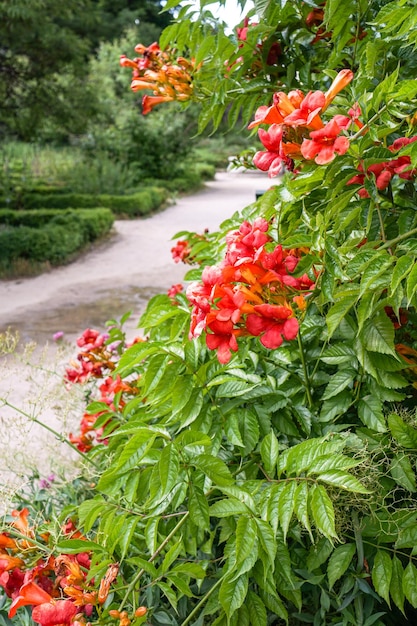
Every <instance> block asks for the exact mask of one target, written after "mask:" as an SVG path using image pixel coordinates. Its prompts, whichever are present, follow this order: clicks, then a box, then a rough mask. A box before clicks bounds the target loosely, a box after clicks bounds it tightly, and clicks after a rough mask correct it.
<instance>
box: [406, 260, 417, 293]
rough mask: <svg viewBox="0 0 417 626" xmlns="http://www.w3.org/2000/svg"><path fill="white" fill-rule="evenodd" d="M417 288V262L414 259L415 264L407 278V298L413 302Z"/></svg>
mask: <svg viewBox="0 0 417 626" xmlns="http://www.w3.org/2000/svg"><path fill="white" fill-rule="evenodd" d="M416 290H417V263H416V261H415V259H414V266H413V268H412V269H411V271H410V273H409V275H408V278H407V300H408V302H409V303H411V300H412V298H413V296H414V294H415V293H416Z"/></svg>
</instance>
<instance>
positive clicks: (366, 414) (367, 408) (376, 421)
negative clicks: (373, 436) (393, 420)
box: [358, 395, 387, 433]
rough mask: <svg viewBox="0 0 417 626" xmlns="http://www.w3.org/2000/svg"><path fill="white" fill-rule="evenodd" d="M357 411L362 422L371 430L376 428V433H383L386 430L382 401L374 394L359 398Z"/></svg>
mask: <svg viewBox="0 0 417 626" xmlns="http://www.w3.org/2000/svg"><path fill="white" fill-rule="evenodd" d="M358 413H359V417H360V419H361V421H362V422H363V424H365V426H367V427H368V428H370V429H371V430H376V431H377V432H378V433H384V432H385V431H386V430H387V428H386V423H385V417H384V414H383V412H382V402H381V401H380V400H378V398H376V397H375V396H374V395H368V396H364V397H363V398H361V399H360V400H359V403H358Z"/></svg>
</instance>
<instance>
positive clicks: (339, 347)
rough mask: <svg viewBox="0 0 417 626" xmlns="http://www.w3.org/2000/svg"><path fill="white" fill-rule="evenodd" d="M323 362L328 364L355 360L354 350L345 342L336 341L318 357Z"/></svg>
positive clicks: (339, 363)
mask: <svg viewBox="0 0 417 626" xmlns="http://www.w3.org/2000/svg"><path fill="white" fill-rule="evenodd" d="M320 360H321V361H323V363H327V364H328V365H341V364H343V363H351V362H352V361H353V360H355V351H354V350H353V349H352V347H351V346H349V345H347V344H345V343H337V344H333V345H330V346H328V347H327V348H326V349H325V350H324V351H323V354H322V355H321V357H320Z"/></svg>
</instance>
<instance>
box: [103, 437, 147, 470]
mask: <svg viewBox="0 0 417 626" xmlns="http://www.w3.org/2000/svg"><path fill="white" fill-rule="evenodd" d="M156 436H157V435H156V433H155V432H152V431H151V430H150V429H148V428H138V429H137V431H136V433H135V434H134V435H133V436H132V437H131V438H130V439H129V441H128V442H127V443H125V445H124V446H123V447H122V450H121V454H120V456H119V458H118V460H117V463H116V464H114V465H113V467H111V468H110V469H114V470H115V472H116V473H118V474H122V473H125V472H127V471H129V470H131V469H133V468H134V467H138V466H139V463H140V461H141V459H143V457H144V456H145V455H146V454H147V453H148V452H149V450H150V449H151V448H152V446H153V444H154V441H155V439H156Z"/></svg>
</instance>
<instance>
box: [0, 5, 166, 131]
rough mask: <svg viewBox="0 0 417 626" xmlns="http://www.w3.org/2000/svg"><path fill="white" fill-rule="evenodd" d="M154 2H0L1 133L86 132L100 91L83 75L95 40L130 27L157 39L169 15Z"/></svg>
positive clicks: (110, 37) (115, 35)
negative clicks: (160, 12) (161, 10)
mask: <svg viewBox="0 0 417 626" xmlns="http://www.w3.org/2000/svg"><path fill="white" fill-rule="evenodd" d="M160 8H161V7H160V3H159V2H152V1H151V0H148V1H147V2H145V3H143V2H139V1H134V2H132V1H129V0H127V1H120V2H117V3H114V2H109V1H99V2H97V1H95V0H68V2H65V3H64V4H62V2H59V0H45V1H44V2H43V1H40V0H34V1H33V2H32V1H31V2H27V1H26V0H13V2H9V1H7V0H2V1H1V2H0V41H1V47H0V101H1V104H0V133H1V135H3V137H5V136H8V135H10V134H13V135H15V136H17V137H19V138H21V139H24V140H33V139H34V138H36V137H38V136H39V135H41V134H42V133H44V134H45V133H46V134H47V136H49V137H51V136H54V137H55V138H58V139H59V138H61V139H62V138H65V137H67V136H68V135H70V134H76V135H78V134H80V133H83V132H85V130H86V128H87V126H88V121H89V119H91V118H94V116H96V115H97V113H98V111H99V110H100V95H99V93H100V91H99V89H98V85H97V84H96V83H95V81H90V80H88V78H87V75H88V71H87V68H88V64H89V60H90V59H91V58H92V56H94V55H95V54H96V53H97V50H98V48H99V45H100V42H102V41H109V40H110V41H112V40H114V39H116V38H118V37H120V36H121V34H122V32H123V31H124V30H125V29H126V28H127V27H131V28H132V27H136V29H137V37H138V38H141V37H144V38H145V39H148V41H149V43H151V41H152V40H153V38H155V37H157V36H158V34H159V32H160V31H161V29H162V28H163V27H164V26H166V25H167V24H168V23H169V21H170V19H171V17H170V14H169V13H163V14H159V11H160Z"/></svg>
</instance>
